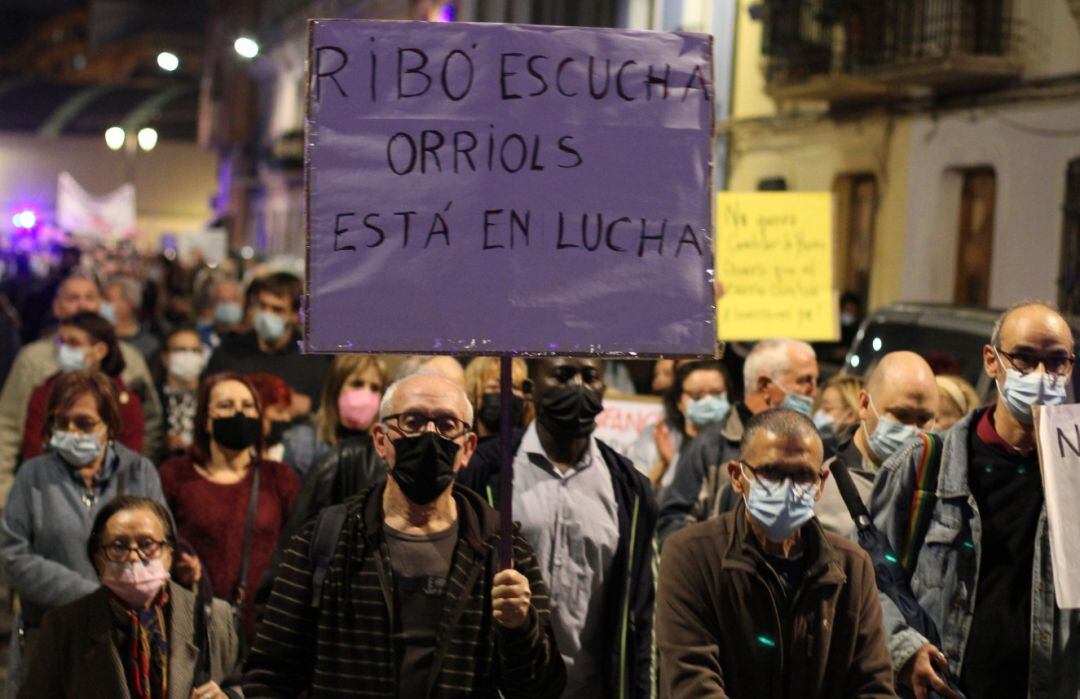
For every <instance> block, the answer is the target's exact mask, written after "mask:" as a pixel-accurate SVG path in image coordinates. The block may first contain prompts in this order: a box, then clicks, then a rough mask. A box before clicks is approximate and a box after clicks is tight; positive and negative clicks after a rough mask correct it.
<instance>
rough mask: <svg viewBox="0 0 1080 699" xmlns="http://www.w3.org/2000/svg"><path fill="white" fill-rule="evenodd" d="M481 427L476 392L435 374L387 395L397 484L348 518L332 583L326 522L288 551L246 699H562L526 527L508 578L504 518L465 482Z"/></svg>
mask: <svg viewBox="0 0 1080 699" xmlns="http://www.w3.org/2000/svg"><path fill="white" fill-rule="evenodd" d="M472 422H473V409H472V405H471V404H470V403H469V399H468V397H467V396H466V395H465V391H464V390H463V389H462V388H461V387H459V386H458V385H457V384H455V383H454V382H452V381H448V380H446V379H444V378H442V377H441V376H438V375H436V374H433V373H431V374H429V373H428V372H420V373H419V374H414V375H411V376H407V377H405V378H404V379H401V380H399V381H396V382H395V383H393V384H392V385H391V386H390V387H389V388H388V389H386V393H384V394H383V398H382V405H381V406H380V408H379V421H378V422H377V423H376V424H375V425H374V426H372V428H371V432H372V439H373V440H374V442H375V450H376V451H377V452H378V453H379V456H380V457H381V458H382V459H383V460H384V461H385V462H386V464H387V467H388V469H389V477H388V478H386V479H385V480H380V481H377V482H376V483H373V484H372V485H371V486H370V487H369V488H367V489H366V490H365V491H364V492H363V493H362V494H360V495H358V496H355V497H352V498H349V499H347V500H346V501H345V503H344V504H342V505H338V506H336V507H338V508H344V511H343V512H341V511H340V510H339V512H340V519H339V523H338V524H337V528H338V529H337V535H336V537H335V539H334V540H335V541H336V544H335V545H334V546H333V547H332V548H329V547H328V548H327V549H325V551H324V553H326V554H332V553H334V552H335V551H336V552H337V555H334V556H333V557H332V559H331V558H330V556H329V555H328V556H327V560H329V561H330V563H329V567H328V568H325V570H324V571H323V573H324V574H325V583H324V582H323V581H321V580H319V579H316V576H315V572H316V569H317V563H316V560H317V559H318V556H317V555H315V556H313V553H319V552H318V551H316V550H313V548H312V540H313V538H314V539H315V540H316V543H318V542H319V541H321V540H322V539H324V538H325V536H318V533H319V532H320V531H325V530H321V529H320V526H319V525H320V524H321V523H323V522H324V521H325V520H322V519H319V518H316V519H315V520H312V521H310V522H308V523H307V524H306V525H305V526H304V528H303V529H302V530H301V531H300V532H299V533H298V534H297V535H296V536H294V537H293V538H292V539H291V541H290V542H289V544H288V546H287V547H286V549H285V552H284V554H283V557H282V560H283V564H282V566H281V567H280V568H279V569H278V575H277V578H276V580H275V581H274V584H273V592H272V593H271V595H270V600H269V602H268V603H267V605H266V616H265V619H264V620H263V623H262V624H261V625H260V627H259V634H258V636H257V637H256V639H255V645H254V647H253V649H252V653H251V657H250V658H249V659H248V664H247V667H246V670H247V675H246V677H245V682H244V694H245V695H246V696H260V697H271V696H273V697H279V696H280V697H284V696H290V697H295V696H297V695H298V694H303V695H305V696H319V697H325V696H341V695H342V694H344V693H348V694H352V695H354V696H355V695H361V694H362V695H367V696H382V697H394V696H397V697H452V696H453V697H464V696H469V697H496V696H502V697H507V699H534V698H543V699H556V698H557V697H559V695H560V694H561V692H562V690H563V688H564V686H565V685H566V668H565V667H564V665H563V662H562V658H561V657H560V655H559V652H558V648H557V647H556V642H555V638H554V635H553V632H552V629H551V622H550V616H551V615H550V612H549V610H548V604H547V602H548V593H547V589H546V586H545V585H544V579H543V576H542V574H541V572H540V566H539V565H538V564H537V560H536V556H535V554H534V553H533V550H532V547H530V546H529V543H528V542H527V541H526V540H525V538H524V537H523V536H522V535H521V534H520V533H518V531H517V529H516V528H515V530H514V535H513V566H512V567H511V568H507V569H505V570H500V567H499V560H498V556H499V548H500V546H499V544H500V536H501V530H500V525H499V514H498V513H497V512H496V511H495V510H493V509H492V508H491V507H489V506H488V505H487V504H486V503H485V502H484V499H483V498H482V497H481V496H480V495H478V494H476V493H474V492H472V491H470V490H469V489H468V488H465V487H463V486H462V485H461V484H460V483H458V482H456V481H455V478H454V474H455V473H456V472H458V471H459V470H460V469H461V468H462V467H463V466H464V465H465V463H466V462H467V461H468V460H469V457H470V456H471V455H472V453H473V449H475V447H476V435H475V434H473V432H472V429H471V427H470V426H471V425H472ZM329 511H330V509H329V508H328V509H327V510H323V512H329ZM322 516H324V515H320V517H322ZM325 516H327V517H329V516H330V515H325ZM331 531H332V530H331ZM313 559H314V560H313ZM320 591H321V594H320ZM313 598H314V599H315V600H316V601H317V603H316V604H315V605H314V606H313V605H312V599H313Z"/></svg>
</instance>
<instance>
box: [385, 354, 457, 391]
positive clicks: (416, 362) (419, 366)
mask: <svg viewBox="0 0 1080 699" xmlns="http://www.w3.org/2000/svg"><path fill="white" fill-rule="evenodd" d="M421 371H428V372H433V373H435V374H437V375H439V376H441V377H443V378H444V379H446V380H447V381H451V382H453V383H455V384H457V385H458V386H461V388H465V370H464V369H463V368H462V367H461V362H459V361H458V360H456V359H454V358H453V357H448V356H446V355H428V354H412V355H409V356H408V357H406V358H405V360H404V361H403V362H402V363H401V364H400V365H399V366H398V368H397V371H396V372H394V379H395V380H400V379H403V378H405V377H406V376H409V375H411V374H416V373H419V372H421Z"/></svg>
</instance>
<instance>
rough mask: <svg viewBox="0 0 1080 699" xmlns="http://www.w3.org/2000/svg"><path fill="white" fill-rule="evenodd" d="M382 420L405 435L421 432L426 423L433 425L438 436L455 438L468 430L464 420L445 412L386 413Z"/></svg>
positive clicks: (424, 428) (410, 435)
mask: <svg viewBox="0 0 1080 699" xmlns="http://www.w3.org/2000/svg"><path fill="white" fill-rule="evenodd" d="M388 420H393V421H394V422H396V423H397V424H396V425H391V424H390V423H389V422H387V421H388ZM383 422H386V423H387V426H388V427H390V428H391V429H393V430H394V431H396V432H398V433H400V434H402V435H404V436H406V437H415V436H417V435H419V434H421V433H422V432H424V430H426V429H427V426H428V425H435V431H436V432H437V433H438V434H439V436H440V437H445V438H446V439H457V438H458V437H460V436H462V435H463V434H466V433H468V432H469V425H468V424H467V423H466V422H465V421H464V420H460V419H458V418H456V417H454V416H453V415H448V414H446V413H440V414H438V415H428V414H427V413H421V412H417V411H409V412H405V413H397V414H396V415H387V416H386V417H385V418H383Z"/></svg>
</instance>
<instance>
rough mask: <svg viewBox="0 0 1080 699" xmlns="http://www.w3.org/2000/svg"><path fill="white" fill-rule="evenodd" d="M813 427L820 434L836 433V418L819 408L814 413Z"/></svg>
mask: <svg viewBox="0 0 1080 699" xmlns="http://www.w3.org/2000/svg"><path fill="white" fill-rule="evenodd" d="M813 420H814V427H816V428H817V431H818V432H819V433H820V434H821V435H827V434H828V435H832V434H836V418H834V417H833V416H832V415H830V414H829V413H827V412H825V411H824V410H821V409H820V408H819V409H818V411H817V412H816V413H814V417H813Z"/></svg>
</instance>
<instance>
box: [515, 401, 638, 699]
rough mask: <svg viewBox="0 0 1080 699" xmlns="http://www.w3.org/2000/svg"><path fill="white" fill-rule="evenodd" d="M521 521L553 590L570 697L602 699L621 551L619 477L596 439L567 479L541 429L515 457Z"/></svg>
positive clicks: (553, 610) (529, 433)
mask: <svg viewBox="0 0 1080 699" xmlns="http://www.w3.org/2000/svg"><path fill="white" fill-rule="evenodd" d="M513 507H514V519H515V520H519V521H520V522H521V533H522V534H523V535H524V536H525V538H526V539H527V540H528V541H529V543H530V544H531V545H532V547H533V550H534V551H535V552H536V558H537V560H538V561H539V564H540V570H541V571H542V572H543V574H544V581H545V582H546V583H547V586H548V594H549V596H550V597H549V599H550V607H551V623H552V628H553V631H554V633H555V640H556V642H557V643H558V644H559V652H560V653H561V654H562V657H563V662H564V663H565V665H566V677H567V682H566V691H565V692H563V697H565V698H567V699H570V698H573V697H584V698H587V699H600V697H601V696H602V694H603V678H602V674H601V673H602V663H601V661H600V659H601V658H602V657H603V656H604V654H605V653H607V652H608V651H609V650H610V649H607V648H601V647H600V646H599V644H600V643H601V642H602V639H603V638H604V637H605V632H606V631H607V629H604V628H602V624H603V613H604V591H605V584H606V582H607V580H608V576H609V575H610V572H611V562H612V559H614V557H615V551H616V549H617V548H618V546H619V520H618V505H617V503H616V500H615V486H614V484H613V482H612V479H611V472H610V471H609V470H608V468H607V465H606V464H605V463H604V457H603V455H602V454H601V453H600V449H599V447H598V446H597V444H596V439H595V438H593V437H589V446H588V448H587V449H586V450H585V453H584V454H582V456H581V459H579V460H578V462H577V463H575V464H574V465H572V466H571V467H570V468H569V469H567V470H566V472H565V473H561V472H560V471H559V470H558V468H556V467H555V465H554V464H553V463H552V461H551V459H550V458H549V457H548V455H547V453H546V452H545V451H544V448H543V446H542V445H541V444H540V437H539V435H538V434H537V432H536V423H535V422H534V423H533V424H532V425H530V426H529V428H528V429H527V430H526V431H525V435H524V437H523V438H522V440H521V446H519V447H518V451H517V454H515V455H514V501H513Z"/></svg>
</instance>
